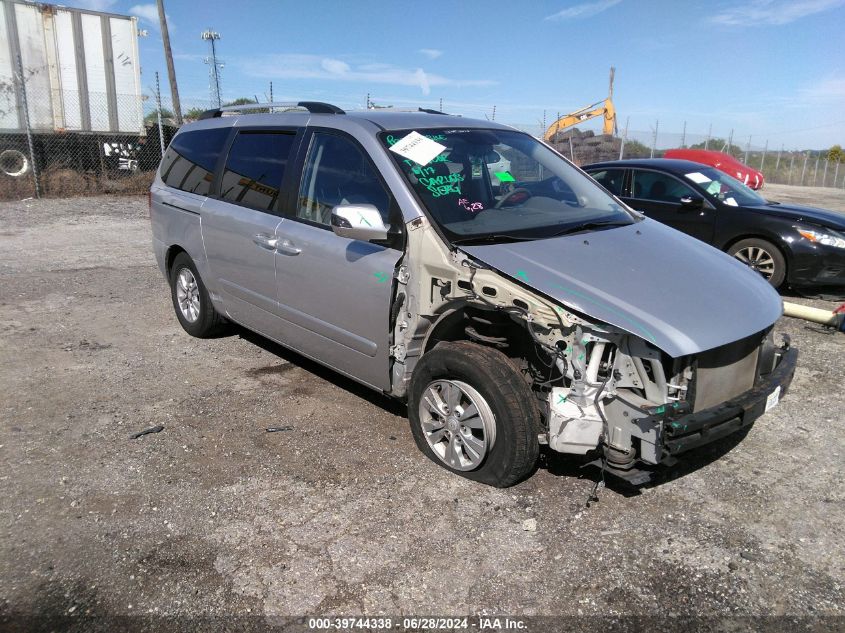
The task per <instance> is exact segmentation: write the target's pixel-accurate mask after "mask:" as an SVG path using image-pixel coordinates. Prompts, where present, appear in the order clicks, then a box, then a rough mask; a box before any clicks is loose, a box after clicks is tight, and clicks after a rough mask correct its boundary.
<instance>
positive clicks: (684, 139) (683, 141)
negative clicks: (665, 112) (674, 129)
mask: <svg viewBox="0 0 845 633" xmlns="http://www.w3.org/2000/svg"><path fill="white" fill-rule="evenodd" d="M686 146H687V122H686V121H684V131H683V133H682V134H681V147H682V148H683V147H686Z"/></svg>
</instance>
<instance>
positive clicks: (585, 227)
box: [551, 220, 633, 237]
mask: <svg viewBox="0 0 845 633" xmlns="http://www.w3.org/2000/svg"><path fill="white" fill-rule="evenodd" d="M629 224H633V222H620V221H619V220H604V221H602V222H584V223H582V224H576V225H574V226H568V227H566V228H565V229H563V230H562V231H560V232H558V233H554V234H553V235H551V237H558V236H560V235H569V234H570V233H578V232H579V231H589V230H591V229H604V228H608V227H612V226H628V225H629Z"/></svg>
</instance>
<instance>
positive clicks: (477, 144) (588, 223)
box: [381, 129, 635, 243]
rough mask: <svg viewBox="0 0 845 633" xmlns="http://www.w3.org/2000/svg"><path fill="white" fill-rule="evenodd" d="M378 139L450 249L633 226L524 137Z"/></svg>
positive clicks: (585, 181)
mask: <svg viewBox="0 0 845 633" xmlns="http://www.w3.org/2000/svg"><path fill="white" fill-rule="evenodd" d="M421 136H422V137H424V138H420V137H421ZM381 140H382V142H383V143H384V145H385V146H386V147H387V148H388V149H391V150H392V151H390V152H388V153H389V154H390V155H391V157H392V158H393V160H394V161H396V164H397V165H398V166H399V168H400V170H401V171H402V173H403V174H404V175H405V178H406V179H407V180H408V182H409V183H410V185H411V187H413V189H414V191H416V193H417V195H418V196H419V197H420V199H421V200H422V202H423V204H424V205H425V206H426V208H427V209H428V211H429V213H430V214H431V217H432V218H433V219H434V220H435V221H436V222H437V223H438V224H439V225H440V227H441V228H442V229H443V230H444V232H445V233H446V235H447V237H448V238H449V239H451V240H452V241H453V242H455V243H466V242H469V241H475V240H477V239H485V240H487V241H507V240H509V239H510V240H523V239H543V238H547V237H552V236H554V235H559V234H562V233H566V232H571V231H575V230H590V229H598V228H606V227H612V226H617V225H621V224H631V223H633V222H634V221H635V220H634V218H633V217H632V216H631V215H629V214H628V213H627V212H626V211H625V210H624V209H623V207H622V206H621V205H620V204H619V203H618V202H617V201H616V200H614V199H613V198H612V197H611V196H610V195H608V193H607V192H606V191H605V190H604V189H602V188H601V187H599V186H598V185H597V184H596V183H595V182H593V180H592V179H590V178H588V177H587V176H585V175H584V174H582V173H581V172H579V171H578V170H577V169H576V168H574V167H573V166H572V165H570V164H569V163H567V162H566V161H565V160H564V159H562V158H561V157H560V156H558V155H557V154H555V153H554V152H553V151H552V150H550V149H549V148H547V147H546V146H545V145H543V144H542V143H540V142H539V141H537V139H535V138H533V137H531V136H529V135H527V134H523V133H522V132H516V131H511V130H478V129H464V130H461V129H457V130H456V129H443V130H429V129H427V130H423V132H422V133H417V132H415V131H413V130H403V131H398V132H390V133H384V134H382V135H381Z"/></svg>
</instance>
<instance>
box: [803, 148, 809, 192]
mask: <svg viewBox="0 0 845 633" xmlns="http://www.w3.org/2000/svg"><path fill="white" fill-rule="evenodd" d="M808 158H810V152H805V153H804V167H803V169H801V185H802V186H803V185H804V174H806V173H807V159H808Z"/></svg>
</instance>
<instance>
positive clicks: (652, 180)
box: [633, 169, 695, 202]
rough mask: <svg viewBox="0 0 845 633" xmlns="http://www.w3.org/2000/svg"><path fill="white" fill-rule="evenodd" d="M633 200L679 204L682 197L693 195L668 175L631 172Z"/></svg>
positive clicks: (651, 172) (683, 185)
mask: <svg viewBox="0 0 845 633" xmlns="http://www.w3.org/2000/svg"><path fill="white" fill-rule="evenodd" d="M633 183H634V184H633V192H634V197H635V198H640V199H642V200H656V201H658V202H680V201H681V198H683V197H684V196H690V195H695V192H693V190H692V189H690V188H689V187H687V186H686V185H685V184H683V183H682V182H680V181H679V180H677V179H675V178H673V177H672V176H670V175H668V174H661V173H658V172H654V171H640V170H637V169H635V170H634V171H633Z"/></svg>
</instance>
